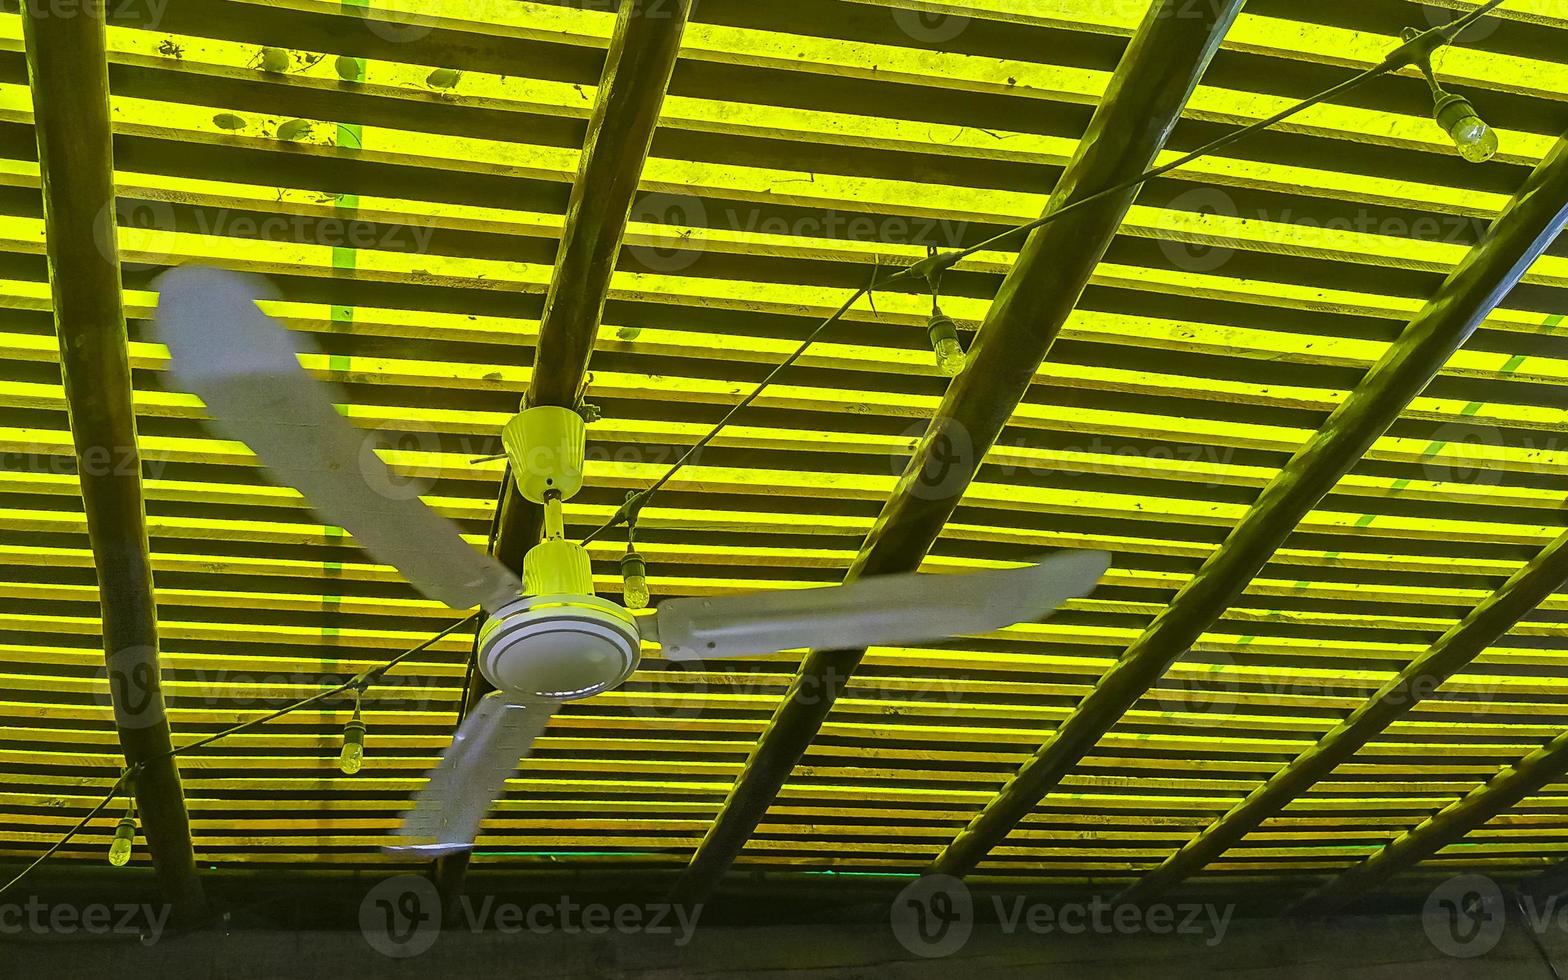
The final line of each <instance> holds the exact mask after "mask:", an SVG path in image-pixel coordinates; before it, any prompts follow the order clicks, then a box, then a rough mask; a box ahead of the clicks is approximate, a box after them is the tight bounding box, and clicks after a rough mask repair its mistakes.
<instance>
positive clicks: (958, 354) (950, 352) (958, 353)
mask: <svg viewBox="0 0 1568 980" xmlns="http://www.w3.org/2000/svg"><path fill="white" fill-rule="evenodd" d="M935 349H936V366H937V369H938V370H940V371H941V372H942V373H943V374H945V375H947V376H948V377H949V378H956V377H958V376H959V375H960V374H963V373H964V368H965V366H967V365H968V363H969V357H968V355H966V354H965V353H964V348H963V345H962V344H960V343H959V342H958V339H957V338H956V337H943V338H942V339H941V340H938V341H937V342H936V348H935Z"/></svg>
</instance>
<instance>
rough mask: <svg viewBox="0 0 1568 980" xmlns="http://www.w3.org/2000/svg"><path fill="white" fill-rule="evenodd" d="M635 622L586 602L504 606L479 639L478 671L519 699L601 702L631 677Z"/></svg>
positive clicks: (609, 606)
mask: <svg viewBox="0 0 1568 980" xmlns="http://www.w3.org/2000/svg"><path fill="white" fill-rule="evenodd" d="M641 648H642V640H641V636H640V634H639V633H638V630H637V619H636V617H634V616H633V615H632V614H631V613H629V612H627V611H626V610H625V609H623V608H622V607H620V606H618V605H616V604H615V603H613V602H610V601H608V600H605V599H600V598H598V597H597V596H591V595H536V596H527V597H525V598H522V599H518V600H517V601H516V602H511V603H508V604H507V605H505V606H503V607H501V608H500V609H499V610H497V611H496V614H495V615H494V616H492V617H490V619H489V620H487V621H486V622H485V625H484V628H483V629H482V630H481V631H480V634H479V671H480V673H482V674H484V676H485V678H486V679H487V680H488V681H490V683H491V684H494V685H495V686H496V687H497V688H498V689H500V690H502V691H505V692H507V693H508V694H512V695H516V696H519V697H523V698H544V699H550V700H555V701H576V700H579V699H581V698H591V697H593V696H594V695H596V694H602V693H604V692H605V691H608V690H611V689H613V688H615V687H617V686H619V685H620V684H621V682H622V681H624V680H626V678H628V677H630V676H631V674H632V671H634V670H636V669H637V661H638V659H639V653H640V651H641Z"/></svg>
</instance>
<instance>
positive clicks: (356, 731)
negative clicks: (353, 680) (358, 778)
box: [338, 691, 365, 776]
mask: <svg viewBox="0 0 1568 980" xmlns="http://www.w3.org/2000/svg"><path fill="white" fill-rule="evenodd" d="M360 693H361V692H360V691H355V692H354V717H352V718H350V719H349V720H348V724H346V725H344V726H343V751H342V753H341V754H339V755H338V768H339V769H341V770H342V771H343V775H345V776H352V775H354V774H355V773H356V772H359V770H360V769H361V768H363V767H364V765H365V722H364V720H363V719H362V718H360V716H359V696H360Z"/></svg>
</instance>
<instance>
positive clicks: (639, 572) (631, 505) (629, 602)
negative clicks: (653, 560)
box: [621, 493, 649, 609]
mask: <svg viewBox="0 0 1568 980" xmlns="http://www.w3.org/2000/svg"><path fill="white" fill-rule="evenodd" d="M624 506H625V508H626V511H627V518H626V554H624V555H622V556H621V598H622V599H623V600H624V601H625V603H626V608H627V609H647V608H648V598H649V595H648V563H647V562H646V561H644V560H643V557H642V555H640V554H638V553H637V513H638V510H639V509H640V507H641V504H640V502H639V501H638V500H637V494H635V493H628V494H627V495H626V503H625V505H624Z"/></svg>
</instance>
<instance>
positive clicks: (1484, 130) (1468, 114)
mask: <svg viewBox="0 0 1568 980" xmlns="http://www.w3.org/2000/svg"><path fill="white" fill-rule="evenodd" d="M1420 36H1421V32H1419V31H1417V30H1416V29H1415V28H1413V27H1407V28H1405V34H1404V37H1405V40H1406V41H1413V40H1415V39H1416V38H1418V37H1420ZM1416 67H1417V68H1420V69H1421V74H1423V75H1425V76H1426V83H1427V86H1428V87H1429V88H1431V90H1432V118H1433V119H1434V120H1436V121H1437V125H1438V126H1439V127H1441V128H1442V130H1443V132H1445V133H1447V134H1448V137H1449V139H1452V140H1453V141H1454V146H1456V147H1458V149H1459V155H1460V156H1462V157H1464V158H1465V159H1466V160H1469V161H1470V162H1471V163H1485V162H1487V161H1488V160H1490V159H1492V158H1493V157H1495V156H1497V150H1498V147H1499V143H1498V140H1497V132H1496V131H1495V130H1493V129H1492V127H1490V126H1488V125H1487V124H1486V120H1484V119H1482V118H1481V117H1480V115H1479V114H1477V113H1476V111H1475V106H1473V105H1471V104H1470V100H1469V99H1467V98H1465V97H1464V96H1462V95H1454V94H1453V93H1452V92H1448V91H1445V90H1444V88H1443V86H1442V85H1441V84H1439V82H1438V80H1437V73H1436V72H1435V71H1433V69H1432V57H1431V55H1429V54H1423V55H1422V56H1420V57H1419V58H1417V59H1416Z"/></svg>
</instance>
